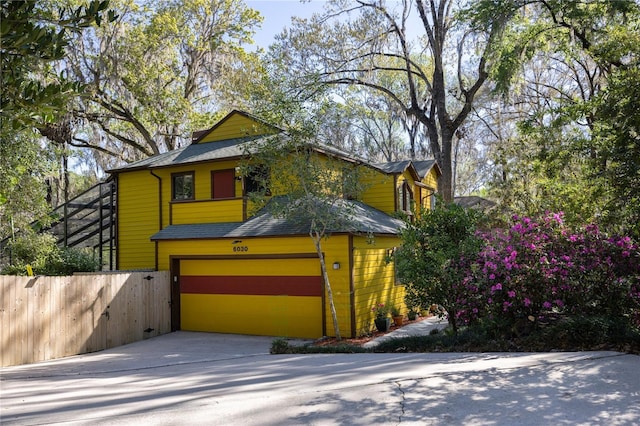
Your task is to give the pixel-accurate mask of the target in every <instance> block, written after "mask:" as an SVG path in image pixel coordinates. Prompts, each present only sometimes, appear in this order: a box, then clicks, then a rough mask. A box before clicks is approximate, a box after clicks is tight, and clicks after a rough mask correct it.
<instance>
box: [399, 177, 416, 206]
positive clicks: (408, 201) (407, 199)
mask: <svg viewBox="0 0 640 426" xmlns="http://www.w3.org/2000/svg"><path fill="white" fill-rule="evenodd" d="M412 208H413V192H412V191H411V188H409V185H408V184H407V183H406V182H403V183H402V186H400V188H398V210H399V211H403V212H406V213H409V214H411V210H412Z"/></svg>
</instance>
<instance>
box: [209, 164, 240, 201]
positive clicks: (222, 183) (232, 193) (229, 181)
mask: <svg viewBox="0 0 640 426" xmlns="http://www.w3.org/2000/svg"><path fill="white" fill-rule="evenodd" d="M235 197H236V171H235V169H227V170H216V171H213V172H211V198H213V199H214V200H221V199H225V198H235Z"/></svg>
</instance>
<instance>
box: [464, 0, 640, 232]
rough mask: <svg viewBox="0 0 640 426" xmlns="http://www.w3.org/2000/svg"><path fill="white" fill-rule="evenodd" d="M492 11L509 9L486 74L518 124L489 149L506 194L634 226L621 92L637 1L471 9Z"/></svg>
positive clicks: (627, 75) (629, 69) (634, 57)
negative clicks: (496, 59)
mask: <svg viewBox="0 0 640 426" xmlns="http://www.w3.org/2000/svg"><path fill="white" fill-rule="evenodd" d="M496 8H513V10H514V13H515V14H517V19H514V20H513V21H512V22H513V23H514V25H513V26H511V27H508V28H507V29H506V31H507V34H508V37H505V38H504V43H503V44H502V45H501V49H500V50H499V54H500V55H501V57H503V58H505V60H504V61H501V66H500V67H499V68H497V69H496V71H497V72H496V73H495V74H494V75H493V77H494V78H495V79H496V81H497V83H498V85H497V87H498V88H500V89H501V90H503V93H508V95H509V100H510V102H509V103H508V104H506V105H505V107H506V108H505V109H508V110H509V111H510V113H511V114H512V115H511V116H512V117H514V118H515V119H516V120H517V121H519V122H520V125H519V127H518V132H517V133H516V134H514V137H513V138H512V140H513V141H514V142H515V143H516V145H510V144H506V145H504V146H503V149H500V150H499V151H498V152H499V155H500V157H499V158H498V164H500V165H501V167H502V168H503V170H502V171H503V173H502V176H501V184H500V190H501V192H502V195H506V197H505V200H507V201H509V203H510V204H511V205H510V207H512V208H514V207H515V208H522V207H524V210H525V211H526V212H528V213H532V212H536V211H540V210H545V209H549V210H565V211H566V212H567V218H568V219H570V220H571V219H573V220H575V221H577V222H584V221H590V220H594V219H599V220H600V221H602V220H603V219H607V218H608V220H609V222H610V223H611V224H612V225H615V227H617V228H618V229H617V231H620V229H619V228H620V226H623V227H625V228H626V230H629V229H632V228H634V226H635V225H634V224H635V223H637V219H636V218H637V213H632V210H633V207H632V208H629V206H634V200H637V199H638V196H639V195H640V188H639V187H638V182H637V180H636V179H635V178H634V174H635V173H636V172H637V166H634V164H633V161H629V159H632V158H634V156H633V155H632V154H633V153H634V152H635V150H636V149H637V147H636V144H635V141H636V138H635V137H634V136H633V135H634V132H635V130H634V129H633V128H634V124H633V122H634V120H635V114H634V113H633V111H634V110H636V111H637V107H638V106H640V105H638V104H637V102H636V101H634V97H633V96H630V95H631V93H632V92H633V90H634V87H635V86H634V77H633V74H634V70H637V69H638V58H639V57H640V51H639V49H638V46H640V32H639V31H638V28H639V26H640V6H639V5H638V3H637V2H635V1H632V0H619V1H618V0H616V1H609V0H603V1H598V2H563V1H550V0H538V1H516V2H514V1H506V0H505V1H498V2H495V1H480V2H478V3H477V4H476V8H475V9H473V10H474V11H475V13H476V15H475V17H476V18H477V19H478V20H480V21H484V20H486V17H487V16H491V15H492V14H493V13H495V11H496ZM622 87H626V88H627V89H628V92H625V90H621V89H622ZM618 166H622V167H618ZM622 188H624V190H622V191H619V189H622ZM517 199H519V200H520V202H519V203H516V202H515V201H517ZM518 204H520V205H518ZM622 212H626V214H627V217H626V218H623V217H621V213H622ZM636 232H637V231H636Z"/></svg>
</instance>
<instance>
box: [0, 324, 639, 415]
mask: <svg viewBox="0 0 640 426" xmlns="http://www.w3.org/2000/svg"><path fill="white" fill-rule="evenodd" d="M270 342H271V339H269V338H264V337H247V336H244V337H243V336H230V335H219V334H206V333H187V332H178V333H172V334H170V335H165V336H160V337H156V338H153V339H150V340H147V341H143V342H138V343H134V344H131V345H127V346H123V347H121V348H116V349H112V350H107V351H103V352H99V353H95V354H89V355H83V356H76V357H71V358H67V359H63V360H58V361H51V362H45V363H40V364H34V365H29V366H21V367H9V368H4V369H2V371H1V373H2V378H1V382H0V385H1V389H0V390H1V392H2V393H1V400H0V403H1V407H0V416H1V417H0V423H2V424H3V425H5V424H7V425H23V424H29V425H39V424H47V425H51V424H72V425H96V424H98V425H123V424H125V425H126V424H136V425H139V424H157V425H187V424H188V425H236V424H237V425H293V424H311V425H331V424H344V425H372V424H383V425H397V424H414V425H430V424H434V425H435V424H438V425H441V424H464V425H473V424H482V425H514V424H518V425H541V424H548V425H561V424H583V425H589V424H593V425H595V424H606V425H622V424H629V425H632V424H640V357H638V356H635V355H626V354H620V353H617V352H580V353H559V352H558V353H540V354H523V353H510V354H335V355H321V354H318V355H269V354H268V350H269V346H270Z"/></svg>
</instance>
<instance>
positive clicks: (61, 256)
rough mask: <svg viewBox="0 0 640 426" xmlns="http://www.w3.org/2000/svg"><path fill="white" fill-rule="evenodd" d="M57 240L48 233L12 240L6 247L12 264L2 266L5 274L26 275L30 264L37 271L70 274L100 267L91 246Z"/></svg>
mask: <svg viewBox="0 0 640 426" xmlns="http://www.w3.org/2000/svg"><path fill="white" fill-rule="evenodd" d="M55 242H56V239H55V237H54V236H53V235H50V234H46V233H42V234H32V235H28V236H21V237H18V238H16V239H15V240H13V241H11V242H10V244H9V245H8V247H7V248H6V249H5V250H7V251H9V257H10V258H11V264H10V265H8V266H6V267H5V268H3V269H2V274H4V275H27V265H29V266H31V268H32V269H33V273H34V274H36V275H71V274H73V273H74V272H94V271H97V270H99V269H100V266H101V265H100V262H99V260H98V259H97V258H96V257H95V256H94V255H93V253H92V252H91V250H90V249H76V248H68V247H65V248H59V247H58V246H56V244H55Z"/></svg>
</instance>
